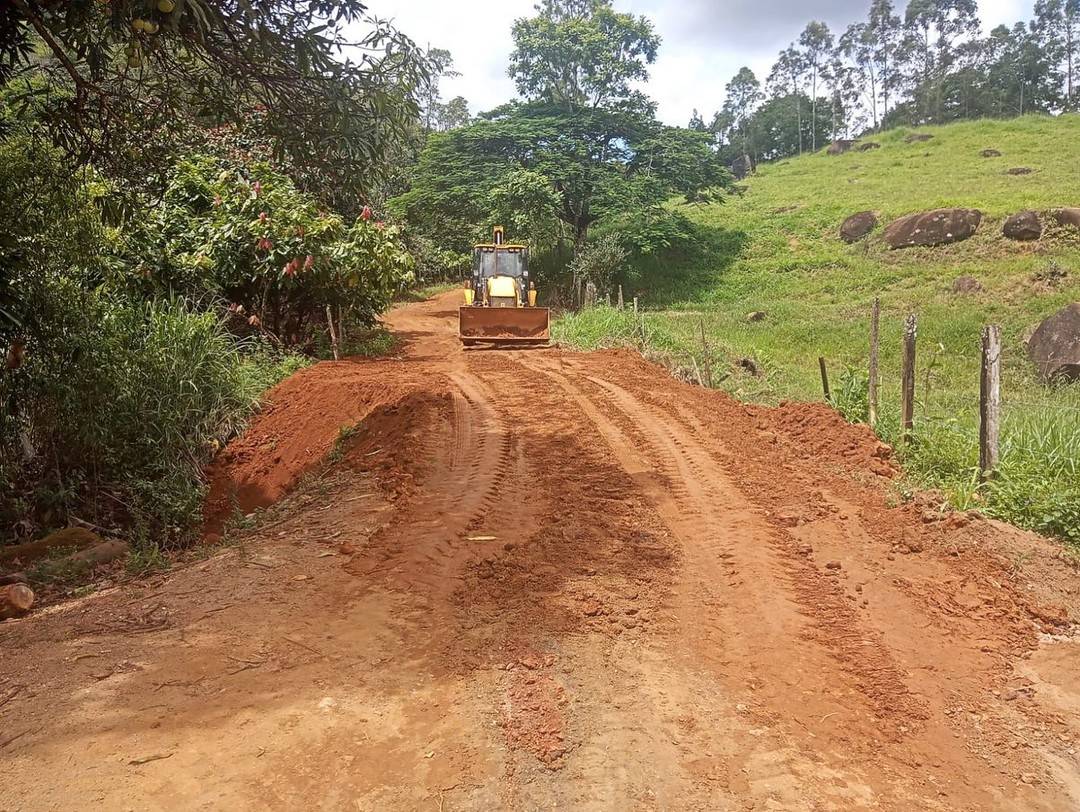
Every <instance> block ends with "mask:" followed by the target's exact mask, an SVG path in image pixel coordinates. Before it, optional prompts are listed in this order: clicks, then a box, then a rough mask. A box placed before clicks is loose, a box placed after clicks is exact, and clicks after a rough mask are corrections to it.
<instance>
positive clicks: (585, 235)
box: [574, 221, 589, 257]
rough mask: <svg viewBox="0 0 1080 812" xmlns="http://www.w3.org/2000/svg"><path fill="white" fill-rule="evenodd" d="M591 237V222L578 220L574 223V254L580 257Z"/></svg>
mask: <svg viewBox="0 0 1080 812" xmlns="http://www.w3.org/2000/svg"><path fill="white" fill-rule="evenodd" d="M588 239H589V224H588V223H582V222H580V221H579V222H577V223H575V224H574V256H575V257H578V256H580V255H581V252H582V251H584V250H585V243H586V242H587V241H588Z"/></svg>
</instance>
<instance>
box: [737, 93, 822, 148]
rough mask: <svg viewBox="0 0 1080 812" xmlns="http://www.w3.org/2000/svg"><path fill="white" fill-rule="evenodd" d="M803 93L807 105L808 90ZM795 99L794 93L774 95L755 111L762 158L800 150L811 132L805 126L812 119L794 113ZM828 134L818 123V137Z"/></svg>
mask: <svg viewBox="0 0 1080 812" xmlns="http://www.w3.org/2000/svg"><path fill="white" fill-rule="evenodd" d="M800 95H801V96H802V99H801V102H802V104H804V105H808V104H809V102H810V99H809V98H808V97H807V96H806V94H800ZM795 101H796V99H795V98H794V97H792V96H786V95H785V96H775V97H773V98H771V99H768V100H767V101H766V102H765V103H764V104H762V105H761V107H759V108H758V109H757V112H755V113H754V143H755V145H756V146H757V150H758V157H759V158H760V159H761V160H765V161H775V160H779V159H781V158H787V157H790V156H792V155H798V154H799V148H800V145H801V144H802V143H803V142H804V141H805V140H807V136H809V133H808V132H805V130H806V128H807V127H808V126H809V124H810V121H809V119H806V120H800V119H799V118H798V117H797V116H796V115H795V113H794V106H795V105H794V102H795ZM827 135H828V133H827V131H826V130H825V129H824V127H822V126H819V128H818V137H819V138H822V139H824V138H826V137H827Z"/></svg>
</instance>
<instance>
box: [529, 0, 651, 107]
mask: <svg viewBox="0 0 1080 812" xmlns="http://www.w3.org/2000/svg"><path fill="white" fill-rule="evenodd" d="M536 9H537V12H538V14H537V15H536V16H535V17H523V18H520V19H518V20H516V21H515V22H514V27H513V38H514V50H513V52H512V53H511V54H510V69H509V74H510V76H511V77H512V78H513V79H514V83H515V84H516V85H517V89H518V92H519V93H520V94H521V95H522V96H523V97H525V98H526V99H531V100H545V101H548V102H550V103H552V104H557V105H559V106H561V107H563V108H564V109H566V110H571V111H573V110H581V109H588V108H592V109H599V108H606V107H612V106H623V107H627V108H628V109H637V110H643V109H646V108H650V107H651V102H649V101H648V100H647V99H646V97H645V96H644V95H643V94H641V93H640V92H638V91H635V90H633V89H632V84H633V83H634V82H638V81H645V80H646V79H647V78H648V75H649V74H648V69H647V68H646V66H647V65H651V64H652V63H653V62H654V61H655V59H656V50H657V48H658V47H659V45H660V38H659V37H658V36H657V35H656V34H655V33H654V32H653V27H652V23H651V22H649V20H648V19H647V18H645V17H634V16H633V15H631V14H620V13H618V12H616V11H615V10H614V9H612V7H611V0H542V3H541V4H540V5H539V6H537V7H536Z"/></svg>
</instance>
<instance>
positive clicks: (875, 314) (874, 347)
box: [866, 298, 881, 428]
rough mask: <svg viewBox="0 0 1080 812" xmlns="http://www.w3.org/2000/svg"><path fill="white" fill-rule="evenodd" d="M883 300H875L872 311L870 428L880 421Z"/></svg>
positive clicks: (869, 396) (868, 391) (869, 391)
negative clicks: (879, 385)
mask: <svg viewBox="0 0 1080 812" xmlns="http://www.w3.org/2000/svg"><path fill="white" fill-rule="evenodd" d="M880 327H881V299H877V298H875V299H874V306H873V308H871V310H870V383H869V386H868V387H867V392H866V400H867V406H868V408H869V414H868V415H867V416H868V417H869V419H870V428H874V426H876V425H877V419H878V342H879V341H880V339H881V332H880Z"/></svg>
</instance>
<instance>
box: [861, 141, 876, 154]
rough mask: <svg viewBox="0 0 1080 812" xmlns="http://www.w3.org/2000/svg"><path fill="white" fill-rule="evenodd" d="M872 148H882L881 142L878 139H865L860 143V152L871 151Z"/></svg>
mask: <svg viewBox="0 0 1080 812" xmlns="http://www.w3.org/2000/svg"><path fill="white" fill-rule="evenodd" d="M872 149H881V144H879V143H878V142H877V141H863V142H862V143H861V144H859V152H869V151H870V150H872Z"/></svg>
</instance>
